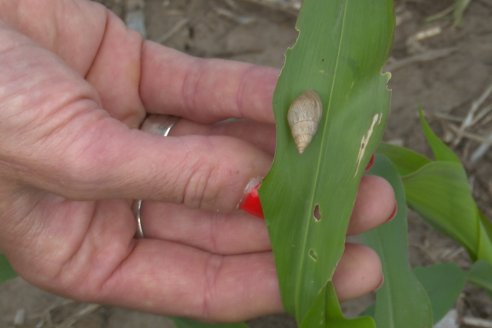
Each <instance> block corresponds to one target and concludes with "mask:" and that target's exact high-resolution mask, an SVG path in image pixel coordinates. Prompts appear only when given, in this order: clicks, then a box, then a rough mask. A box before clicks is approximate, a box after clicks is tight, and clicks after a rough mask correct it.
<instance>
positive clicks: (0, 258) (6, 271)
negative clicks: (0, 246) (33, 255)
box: [0, 254, 17, 283]
mask: <svg viewBox="0 0 492 328" xmlns="http://www.w3.org/2000/svg"><path fill="white" fill-rule="evenodd" d="M16 276H17V274H16V273H15V271H14V269H12V267H11V266H10V263H9V261H8V260H7V258H6V257H5V256H4V255H2V254H0V283H2V282H4V281H6V280H9V279H12V278H15V277H16Z"/></svg>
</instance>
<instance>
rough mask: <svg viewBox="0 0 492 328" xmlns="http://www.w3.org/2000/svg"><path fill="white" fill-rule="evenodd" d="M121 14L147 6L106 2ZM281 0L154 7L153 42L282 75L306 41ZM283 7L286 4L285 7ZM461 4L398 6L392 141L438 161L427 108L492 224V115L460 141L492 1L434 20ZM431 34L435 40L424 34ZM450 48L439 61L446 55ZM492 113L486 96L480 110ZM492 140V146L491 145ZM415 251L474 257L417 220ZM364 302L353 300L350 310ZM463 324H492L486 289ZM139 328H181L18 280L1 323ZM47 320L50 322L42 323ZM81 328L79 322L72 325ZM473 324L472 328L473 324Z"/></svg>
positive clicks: (449, 0)
mask: <svg viewBox="0 0 492 328" xmlns="http://www.w3.org/2000/svg"><path fill="white" fill-rule="evenodd" d="M101 2H103V3H104V4H105V5H106V6H108V7H109V8H110V9H112V10H113V11H114V12H116V13H117V14H118V15H120V16H121V17H123V18H124V17H126V15H127V14H128V12H129V10H130V8H135V6H138V5H139V1H138V0H133V1H132V0H126V1H125V0H106V1H101ZM293 2H295V1H290V2H289V1H285V0H284V1H281V0H278V1H277V0H276V1H273V0H216V1H200V0H146V1H144V4H145V6H144V12H143V13H144V17H145V26H146V31H147V37H148V38H150V39H153V40H157V41H160V42H161V43H163V44H165V45H166V46H169V47H173V48H176V49H179V50H181V51H184V52H186V53H189V54H192V55H195V56H200V57H220V58H227V59H233V60H240V61H246V62H251V63H256V64H261V65H268V66H274V67H278V68H280V67H281V65H282V63H283V54H284V52H285V50H286V49H287V47H289V46H290V45H292V44H293V42H294V41H295V38H296V32H295V30H294V24H295V15H296V14H295V10H290V9H286V7H285V6H286V5H285V4H287V3H293ZM276 3H277V4H284V5H285V6H284V7H279V6H277V5H276ZM453 3H454V1H453V0H436V1H425V0H399V1H398V0H397V1H396V13H397V17H398V25H397V29H396V35H395V42H394V47H393V51H392V55H391V59H390V61H389V64H388V68H391V72H392V79H391V82H390V83H391V88H392V90H393V98H392V113H391V116H390V120H389V125H388V128H387V131H386V136H385V139H386V141H389V142H393V143H398V144H400V145H404V146H406V147H410V148H413V149H415V150H418V151H421V152H424V153H426V154H429V151H428V149H427V148H426V144H425V141H424V138H423V135H422V133H421V130H420V127H419V124H418V119H417V111H418V108H419V107H423V108H424V109H425V110H426V112H427V116H428V117H429V118H430V121H431V124H432V126H433V127H434V128H435V129H436V131H437V132H438V133H439V134H440V136H441V137H443V138H444V139H445V140H446V141H448V142H449V143H450V144H451V145H452V146H453V148H454V149H455V150H456V152H457V153H458V154H459V156H460V157H461V159H462V160H463V162H464V163H465V166H466V168H467V170H468V173H469V175H470V183H471V185H472V187H473V192H474V195H475V196H476V199H477V200H478V203H479V206H480V208H481V209H482V210H483V211H484V213H486V214H487V216H488V217H490V218H492V152H490V151H488V152H485V153H484V155H483V156H481V157H480V158H479V159H478V160H477V161H476V162H474V163H473V162H472V161H471V158H472V156H473V153H474V151H475V150H476V149H477V147H479V146H480V144H483V140H480V138H482V139H484V138H485V137H486V136H487V135H488V134H489V135H490V134H491V133H492V122H491V121H492V119H491V117H492V112H490V113H489V114H488V115H487V116H486V117H485V118H484V119H483V120H482V121H481V122H478V123H477V124H474V125H473V126H471V127H468V128H467V129H466V130H465V131H466V133H467V135H466V136H465V137H464V138H462V139H461V140H459V138H458V137H457V135H456V133H454V132H453V131H454V130H453V126H454V127H459V126H460V125H461V124H462V122H463V121H464V118H465V117H466V116H467V114H468V112H469V111H470V108H471V106H472V104H473V102H475V101H477V99H479V98H480V96H481V95H482V94H483V92H484V91H485V90H486V89H487V88H488V87H489V86H491V85H492V24H491V23H490V17H491V16H492V1H491V0H476V1H472V2H471V4H470V6H469V8H468V9H467V11H466V12H465V14H464V17H463V22H462V24H461V25H460V26H458V27H453V25H452V21H451V19H450V16H449V15H448V16H446V17H444V18H441V19H438V20H434V21H431V22H429V21H428V18H429V17H431V16H433V15H435V14H437V13H439V12H441V11H442V10H444V9H446V8H448V7H450V6H452V5H453ZM422 31H427V35H426V37H423V38H422V39H420V40H417V38H416V36H417V35H421V36H422V35H423V34H418V33H420V32H422ZM440 50H444V53H443V52H441V53H440V55H441V56H438V57H435V56H437V55H439V53H438V52H437V51H440ZM487 106H492V96H488V97H486V99H485V101H484V102H483V104H482V106H481V107H480V108H486V107H487ZM489 142H490V141H489ZM409 249H410V256H411V263H412V265H428V264H432V263H437V262H449V261H453V262H455V263H458V264H459V265H461V266H462V267H465V268H466V267H467V266H469V263H470V262H469V260H468V257H467V255H466V253H465V252H464V251H463V249H462V248H460V247H459V246H458V245H457V244H456V243H455V242H453V241H452V240H450V239H449V238H447V237H445V236H444V235H442V234H440V233H438V232H436V231H435V230H434V229H433V228H431V227H430V226H428V225H427V224H426V223H424V222H423V221H422V220H421V219H420V218H419V217H418V216H417V215H415V214H411V215H410V218H409ZM361 304H365V303H364V301H356V302H350V303H349V304H348V305H346V307H347V308H348V309H349V311H350V312H354V311H355V309H357V308H360V307H361ZM456 308H457V310H458V312H459V315H460V317H464V316H469V317H475V318H480V319H486V320H490V321H492V302H491V301H490V298H488V296H487V295H486V294H485V293H483V292H482V291H480V290H478V289H476V288H473V287H468V288H467V289H466V290H465V291H464V292H463V294H462V296H461V297H460V299H459V301H458V303H457V306H456ZM22 314H25V319H24V320H23V323H22V324H20V325H17V326H16V327H26V328H27V327H29V328H31V327H70V326H73V327H84V328H96V327H98V328H111V327H119V328H130V327H172V325H171V324H170V322H169V321H168V320H167V319H166V318H163V317H159V316H155V315H149V314H144V313H139V312H134V311H129V310H126V309H120V308H115V307H109V306H96V305H93V304H83V303H77V302H73V301H70V300H66V299H63V298H60V297H57V296H54V295H51V294H49V293H46V292H43V291H40V290H38V289H37V288H35V287H32V286H30V285H28V284H27V283H25V282H24V281H22V280H21V279H15V280H13V281H10V282H8V283H6V284H4V285H2V286H0V326H1V327H14V319H15V317H16V315H17V317H18V319H19V321H18V322H22V320H20V319H22V318H21V317H22ZM40 322H44V325H42V326H41V325H39V324H40ZM70 324H72V325H70ZM251 326H252V327H294V326H295V325H294V324H293V322H292V320H290V319H289V318H288V317H286V316H270V317H266V318H260V319H257V320H254V321H252V324H251ZM463 327H465V326H463Z"/></svg>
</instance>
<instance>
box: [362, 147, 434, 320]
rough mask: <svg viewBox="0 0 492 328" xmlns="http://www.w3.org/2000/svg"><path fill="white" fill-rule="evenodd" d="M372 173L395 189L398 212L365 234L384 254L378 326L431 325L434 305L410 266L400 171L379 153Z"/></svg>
mask: <svg viewBox="0 0 492 328" xmlns="http://www.w3.org/2000/svg"><path fill="white" fill-rule="evenodd" d="M371 174H375V175H378V176H381V177H384V178H385V179H386V180H387V181H389V182H390V183H391V185H392V187H393V189H394V191H395V196H396V200H397V203H398V213H397V215H396V217H395V218H394V219H393V220H392V221H391V222H389V223H386V224H384V225H382V226H380V227H378V228H377V229H374V230H372V231H369V232H367V233H365V234H364V240H365V241H366V243H367V244H368V245H369V246H371V247H372V248H373V249H374V250H375V251H376V252H377V253H378V254H379V257H380V258H381V261H382V263H383V274H384V279H385V280H384V283H383V285H382V287H381V288H380V289H379V290H378V291H377V293H376V306H375V310H374V313H375V319H376V322H377V325H378V328H390V327H397V328H406V327H408V328H414V327H419V328H427V327H429V328H430V327H432V308H431V304H430V300H429V298H428V296H427V294H426V291H425V289H424V288H423V286H422V285H421V284H420V282H419V280H418V279H417V277H416V276H415V275H414V272H413V270H412V269H411V268H410V264H409V260H408V250H407V247H408V245H407V238H406V236H407V207H406V201H405V192H404V190H403V185H402V182H401V179H400V176H399V175H398V171H397V170H396V168H395V167H394V166H393V165H392V163H391V161H389V160H388V159H387V158H386V157H384V156H377V157H376V162H375V164H374V166H373V168H372V169H371Z"/></svg>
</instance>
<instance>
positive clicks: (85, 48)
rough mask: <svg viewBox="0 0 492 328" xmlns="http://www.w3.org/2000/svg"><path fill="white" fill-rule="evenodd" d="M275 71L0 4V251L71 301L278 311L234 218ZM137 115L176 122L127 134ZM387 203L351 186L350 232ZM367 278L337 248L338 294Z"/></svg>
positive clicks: (357, 262) (227, 317)
mask: <svg viewBox="0 0 492 328" xmlns="http://www.w3.org/2000/svg"><path fill="white" fill-rule="evenodd" d="M277 74H278V72H277V71H276V70H274V69H271V68H265V67H259V66H254V65H250V64H244V63H237V62H232V61H222V60H211V59H198V58H193V57H190V56H187V55H185V54H182V53H179V52H177V51H174V50H172V49H168V48H165V47H162V46H160V45H157V44H155V43H152V42H147V41H143V40H142V39H141V38H140V36H139V35H138V34H136V33H135V32H132V31H129V30H128V29H127V28H126V27H125V26H124V24H123V23H122V22H121V21H120V20H119V19H118V18H117V17H116V16H115V15H113V14H112V13H111V12H109V11H107V10H106V9H104V8H103V7H102V6H100V5H99V4H96V3H92V2H88V1H82V0H80V1H75V0H73V1H71V0H59V1H47V0H46V1H39V0H22V1H10V0H0V250H1V251H2V252H3V253H4V254H5V255H6V256H7V257H8V259H9V260H10V261H11V263H12V265H13V266H14V268H15V270H16V271H17V272H18V273H19V274H20V275H21V276H22V277H23V278H25V279H26V280H28V281H29V282H31V283H32V284H34V285H37V286H39V287H41V288H44V289H46V290H49V291H52V292H54V293H57V294H61V295H64V296H67V297H71V298H74V299H79V300H83V301H91V302H99V303H107V304H113V305H118V306H124V307H129V308H134V309H139V310H142V311H148V312H154V313H160V314H167V315H179V316H191V317H196V318H201V319H205V320H213V321H238V320H243V319H246V318H251V317H255V316H260V315H263V314H267V313H274V312H280V311H282V305H281V301H280V296H279V291H278V285H277V280H276V275H275V268H274V263H273V258H272V254H271V251H270V243H269V241H268V235H267V232H266V229H265V225H264V222H263V221H261V220H258V219H255V218H253V217H251V216H249V215H248V214H245V213H244V212H241V211H239V210H237V209H236V207H237V204H238V202H239V201H240V199H241V198H242V196H243V190H244V187H245V186H246V184H247V182H248V181H249V180H250V179H251V178H253V177H257V176H264V175H265V174H266V173H267V172H268V170H269V167H270V165H271V162H272V156H273V150H274V142H275V141H274V126H273V116H272V109H271V105H270V104H271V98H272V92H273V89H274V86H275V81H276V78H277ZM147 113H154V114H172V115H176V116H179V117H182V119H181V120H180V121H179V123H178V124H177V125H176V126H175V128H174V129H173V130H172V133H171V135H172V136H173V137H172V138H162V137H159V136H155V135H151V134H148V133H145V132H142V131H140V130H138V127H139V126H140V124H141V123H142V121H143V120H144V118H145V116H146V115H147ZM228 117H236V118H240V119H241V120H239V121H238V122H234V123H223V122H222V123H220V121H221V120H223V119H225V118H228ZM218 122H219V123H218ZM133 199H145V200H146V201H145V202H144V206H143V209H142V217H143V224H144V228H145V233H146V238H144V239H135V238H134V234H135V231H136V223H135V218H134V215H133V212H132V210H131V203H132V200H133ZM394 206H395V201H394V196H393V191H392V189H391V187H390V186H389V184H388V183H387V182H386V181H384V180H382V179H380V178H377V177H371V176H366V177H364V178H363V180H362V182H361V187H360V190H359V194H358V198H357V202H356V205H355V208H354V212H353V215H352V220H351V224H350V229H349V233H352V234H357V233H360V232H362V231H366V230H368V229H371V228H373V227H375V226H377V225H379V224H382V223H383V222H385V221H387V220H388V219H389V217H390V216H391V213H392V211H393V209H394ZM381 281H382V275H381V266H380V262H379V259H378V258H377V256H376V255H375V253H374V252H373V251H371V250H370V249H368V248H366V247H364V246H360V245H353V244H348V245H347V249H346V251H345V255H344V257H343V258H342V260H341V262H340V264H339V266H338V268H337V272H336V274H335V276H334V282H335V285H336V288H337V292H338V294H339V295H340V297H341V298H344V299H346V298H353V297H357V296H360V295H362V294H365V293H368V292H370V291H372V290H374V289H375V288H376V287H378V285H379V284H380V283H381Z"/></svg>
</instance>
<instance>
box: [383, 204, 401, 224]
mask: <svg viewBox="0 0 492 328" xmlns="http://www.w3.org/2000/svg"><path fill="white" fill-rule="evenodd" d="M396 214H398V203H395V208H394V209H393V211H392V212H391V215H390V216H389V218H388V220H386V222H389V221H391V220H393V219H394V218H395V217H396Z"/></svg>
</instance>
